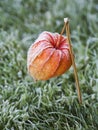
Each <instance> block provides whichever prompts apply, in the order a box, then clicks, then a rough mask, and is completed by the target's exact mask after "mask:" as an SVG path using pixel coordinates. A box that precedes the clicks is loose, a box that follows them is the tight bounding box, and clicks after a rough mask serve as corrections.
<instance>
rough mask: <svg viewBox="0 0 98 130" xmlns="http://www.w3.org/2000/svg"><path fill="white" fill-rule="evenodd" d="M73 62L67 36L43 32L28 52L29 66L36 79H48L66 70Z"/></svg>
mask: <svg viewBox="0 0 98 130" xmlns="http://www.w3.org/2000/svg"><path fill="white" fill-rule="evenodd" d="M71 64H72V61H71V56H70V51H69V44H68V42H67V38H65V37H64V36H61V35H60V34H58V33H50V32H47V31H45V32H42V33H41V34H40V35H39V37H38V39H37V40H36V41H35V42H34V44H32V45H31V47H30V48H29V50H28V54H27V68H28V71H29V73H30V75H31V76H32V77H33V78H34V79H36V80H48V79H49V78H52V77H55V76H59V75H61V74H63V73H64V72H66V71H67V70H68V69H69V68H70V66H71Z"/></svg>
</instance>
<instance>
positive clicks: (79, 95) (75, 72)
mask: <svg viewBox="0 0 98 130" xmlns="http://www.w3.org/2000/svg"><path fill="white" fill-rule="evenodd" d="M64 22H65V27H66V34H67V39H68V43H69V47H70V54H71V59H72V65H73V68H74V76H75V81H76V89H77V93H78V100H79V103H80V104H82V97H81V92H80V85H79V79H78V74H77V69H76V64H75V60H74V55H73V50H72V46H71V39H70V30H69V20H68V18H64Z"/></svg>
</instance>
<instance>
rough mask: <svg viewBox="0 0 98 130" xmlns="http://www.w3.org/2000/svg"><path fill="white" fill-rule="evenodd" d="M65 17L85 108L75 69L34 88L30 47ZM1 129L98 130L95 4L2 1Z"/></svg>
mask: <svg viewBox="0 0 98 130" xmlns="http://www.w3.org/2000/svg"><path fill="white" fill-rule="evenodd" d="M64 17H69V19H70V26H71V38H72V44H73V49H74V52H75V58H76V64H77V69H78V76H79V81H80V86H81V91H82V98H83V104H82V105H79V103H78V100H77V92H76V88H75V81H74V75H73V69H72V68H71V69H70V70H69V71H68V72H67V73H65V74H64V75H62V76H60V77H57V78H54V79H50V80H48V81H39V82H37V83H35V82H34V81H33V80H32V78H31V77H30V76H29V75H28V73H27V68H26V58H27V50H28V48H29V46H30V45H31V44H32V43H33V42H34V40H35V39H36V38H37V37H38V35H39V34H40V33H41V32H42V31H44V30H46V31H51V32H60V31H61V29H62V27H63V24H64V23H63V18H64ZM0 130H98V1H97V0H70V1H69V0H51V1H49V0H0Z"/></svg>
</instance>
